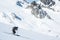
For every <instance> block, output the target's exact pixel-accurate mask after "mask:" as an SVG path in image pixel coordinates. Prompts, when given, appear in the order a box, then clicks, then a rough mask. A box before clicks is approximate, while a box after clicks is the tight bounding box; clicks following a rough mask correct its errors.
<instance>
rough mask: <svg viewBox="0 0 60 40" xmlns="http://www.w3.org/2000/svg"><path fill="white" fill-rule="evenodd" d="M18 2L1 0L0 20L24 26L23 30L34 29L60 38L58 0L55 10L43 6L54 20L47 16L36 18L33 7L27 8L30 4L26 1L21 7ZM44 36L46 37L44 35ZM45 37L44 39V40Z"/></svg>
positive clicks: (8, 23) (20, 26) (15, 0)
mask: <svg viewBox="0 0 60 40" xmlns="http://www.w3.org/2000/svg"><path fill="white" fill-rule="evenodd" d="M21 1H22V0H21ZM55 1H56V0H55ZM16 2H17V0H0V22H2V23H5V24H7V25H13V26H18V27H19V28H22V30H28V31H33V32H32V33H33V34H34V32H37V33H40V34H43V35H48V36H49V38H50V40H51V37H50V36H53V38H54V37H58V38H60V12H59V11H60V10H59V9H60V7H59V6H60V5H57V4H58V3H59V2H58V1H57V2H56V5H55V6H53V8H54V9H55V11H52V10H51V9H48V8H43V10H45V11H46V12H47V13H48V14H49V15H50V16H51V17H52V19H54V21H53V20H49V19H48V18H47V17H45V18H44V19H39V18H36V17H35V16H34V15H32V14H31V9H25V7H26V6H27V5H29V4H27V3H25V2H24V4H23V7H20V6H18V5H16ZM57 7H58V8H57ZM12 13H15V14H16V15H17V16H18V17H20V18H21V19H22V20H18V19H16V18H14V17H13V16H12ZM0 30H1V29H0ZM28 33H29V32H28ZM37 33H36V34H35V35H36V36H38V34H37ZM33 34H32V35H33ZM3 35H5V34H3ZM29 35H30V33H29ZM13 37H14V36H13ZM33 37H34V36H33ZM39 37H40V36H38V38H39ZM38 38H37V39H38ZM43 38H45V37H44V36H43ZM43 38H42V40H44V39H43ZM18 39H19V38H18ZM22 40H23V39H22ZM38 40H39V39H38ZM54 40H55V39H54ZM56 40H59V39H56Z"/></svg>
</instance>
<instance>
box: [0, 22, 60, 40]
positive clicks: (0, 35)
mask: <svg viewBox="0 0 60 40" xmlns="http://www.w3.org/2000/svg"><path fill="white" fill-rule="evenodd" d="M11 30H12V25H7V24H4V23H0V40H60V38H56V37H52V36H48V35H44V34H40V33H36V32H33V31H27V30H24V29H21V28H19V29H18V33H17V34H20V35H21V36H22V37H21V36H18V37H17V36H14V35H12V34H9V33H11Z"/></svg>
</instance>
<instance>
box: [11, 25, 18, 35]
mask: <svg viewBox="0 0 60 40" xmlns="http://www.w3.org/2000/svg"><path fill="white" fill-rule="evenodd" d="M17 30H18V27H16V26H14V27H13V29H12V32H13V34H14V35H15V34H16V31H17Z"/></svg>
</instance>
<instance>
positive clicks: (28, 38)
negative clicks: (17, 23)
mask: <svg viewBox="0 0 60 40" xmlns="http://www.w3.org/2000/svg"><path fill="white" fill-rule="evenodd" d="M4 33H5V34H8V35H10V34H12V35H14V36H17V37H22V38H26V39H31V38H28V37H24V36H22V35H19V34H13V33H7V32H4Z"/></svg>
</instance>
